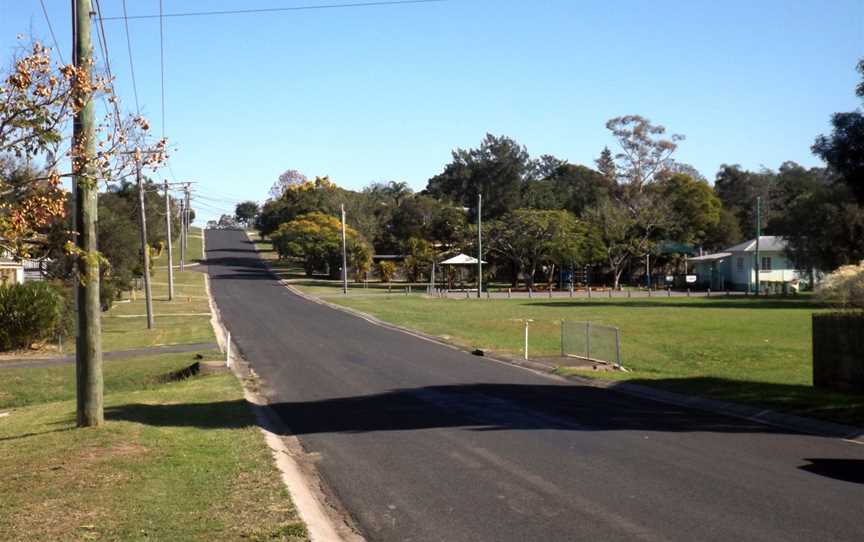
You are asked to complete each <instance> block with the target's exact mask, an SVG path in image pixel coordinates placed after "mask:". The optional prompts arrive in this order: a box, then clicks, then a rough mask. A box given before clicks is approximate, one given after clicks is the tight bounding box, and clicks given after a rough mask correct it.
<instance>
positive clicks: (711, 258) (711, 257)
mask: <svg viewBox="0 0 864 542" xmlns="http://www.w3.org/2000/svg"><path fill="white" fill-rule="evenodd" d="M731 255H732V253H731V252H715V253H714V254H705V255H704V256H696V257H694V258H687V261H688V262H713V261H715V260H722V259H723V258H728V257H729V256H731Z"/></svg>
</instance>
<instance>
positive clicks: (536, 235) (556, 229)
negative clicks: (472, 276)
mask: <svg viewBox="0 0 864 542" xmlns="http://www.w3.org/2000/svg"><path fill="white" fill-rule="evenodd" d="M485 236H486V239H487V242H488V250H489V254H490V256H491V257H492V258H493V259H494V260H495V261H496V262H499V263H502V264H505V265H507V266H509V268H510V269H511V271H512V274H511V279H512V281H513V285H514V286H515V285H516V284H517V281H518V277H519V275H520V274H523V275H524V277H525V281H526V285H527V286H529V287H533V285H534V278H535V276H536V275H537V272H538V270H540V269H541V268H542V267H543V266H546V269H547V272H548V276H547V278H548V277H551V276H553V275H554V269H555V266H561V265H568V264H572V263H577V262H580V260H581V261H584V260H583V257H584V254H585V246H586V229H585V227H584V226H583V225H581V224H580V223H579V222H578V221H577V220H576V217H575V216H574V215H573V214H572V213H570V212H567V211H548V210H547V211H544V210H535V209H517V210H515V211H512V212H510V213H508V214H506V215H504V216H503V217H502V218H501V219H500V220H496V221H492V222H491V223H490V224H489V225H488V229H487V232H486V233H485Z"/></svg>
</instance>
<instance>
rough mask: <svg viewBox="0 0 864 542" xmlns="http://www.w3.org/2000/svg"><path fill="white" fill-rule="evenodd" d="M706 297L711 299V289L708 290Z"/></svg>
mask: <svg viewBox="0 0 864 542" xmlns="http://www.w3.org/2000/svg"><path fill="white" fill-rule="evenodd" d="M706 297H711V288H708V295H707V296H706Z"/></svg>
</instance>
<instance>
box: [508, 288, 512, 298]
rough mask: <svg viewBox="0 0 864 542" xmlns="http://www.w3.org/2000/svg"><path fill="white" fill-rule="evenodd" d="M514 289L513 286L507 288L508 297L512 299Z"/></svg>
mask: <svg viewBox="0 0 864 542" xmlns="http://www.w3.org/2000/svg"><path fill="white" fill-rule="evenodd" d="M512 290H513V289H512V288H507V299H510V297H511V295H512V294H513V292H512Z"/></svg>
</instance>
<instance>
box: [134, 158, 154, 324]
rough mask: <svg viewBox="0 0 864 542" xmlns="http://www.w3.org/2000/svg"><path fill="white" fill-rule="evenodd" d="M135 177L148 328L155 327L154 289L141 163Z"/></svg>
mask: <svg viewBox="0 0 864 542" xmlns="http://www.w3.org/2000/svg"><path fill="white" fill-rule="evenodd" d="M135 177H136V179H137V181H138V216H139V217H140V219H141V227H140V228H139V230H140V233H141V257H142V258H143V264H144V300H145V305H146V306H147V329H153V327H154V326H155V325H156V323H155V322H154V321H153V290H152V289H151V288H150V246H149V245H148V243H147V210H146V208H145V205H144V183H143V182H142V181H141V164H140V163H138V162H136V164H135Z"/></svg>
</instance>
